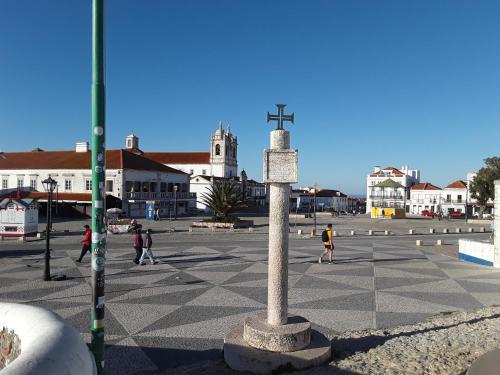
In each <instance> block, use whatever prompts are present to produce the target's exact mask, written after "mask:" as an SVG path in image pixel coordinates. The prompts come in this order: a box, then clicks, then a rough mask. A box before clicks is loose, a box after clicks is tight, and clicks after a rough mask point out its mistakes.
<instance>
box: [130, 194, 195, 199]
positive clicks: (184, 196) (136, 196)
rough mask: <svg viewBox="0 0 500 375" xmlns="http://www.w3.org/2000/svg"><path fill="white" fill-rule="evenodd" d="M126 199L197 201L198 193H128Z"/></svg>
mask: <svg viewBox="0 0 500 375" xmlns="http://www.w3.org/2000/svg"><path fill="white" fill-rule="evenodd" d="M125 198H126V199H141V200H173V199H178V200H182V199H196V193H188V192H178V193H177V194H175V197H174V193H173V192H168V193H167V192H165V193H157V192H155V193H152V192H137V193H136V192H128V193H125Z"/></svg>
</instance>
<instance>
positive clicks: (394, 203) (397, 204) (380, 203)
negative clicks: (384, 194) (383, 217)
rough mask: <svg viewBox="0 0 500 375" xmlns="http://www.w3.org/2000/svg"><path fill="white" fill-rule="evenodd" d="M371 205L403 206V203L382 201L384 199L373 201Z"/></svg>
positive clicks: (379, 206)
mask: <svg viewBox="0 0 500 375" xmlns="http://www.w3.org/2000/svg"><path fill="white" fill-rule="evenodd" d="M372 207H378V208H405V205H404V203H401V202H384V201H378V202H373V203H372Z"/></svg>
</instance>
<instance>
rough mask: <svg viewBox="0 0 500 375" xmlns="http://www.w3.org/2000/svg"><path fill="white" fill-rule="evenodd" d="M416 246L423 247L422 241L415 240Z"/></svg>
mask: <svg viewBox="0 0 500 375" xmlns="http://www.w3.org/2000/svg"><path fill="white" fill-rule="evenodd" d="M416 245H417V246H424V241H422V240H417V241H416Z"/></svg>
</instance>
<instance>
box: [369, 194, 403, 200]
mask: <svg viewBox="0 0 500 375" xmlns="http://www.w3.org/2000/svg"><path fill="white" fill-rule="evenodd" d="M404 198H405V197H404V195H398V194H386V195H370V199H393V200H403V199H404Z"/></svg>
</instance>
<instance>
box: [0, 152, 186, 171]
mask: <svg viewBox="0 0 500 375" xmlns="http://www.w3.org/2000/svg"><path fill="white" fill-rule="evenodd" d="M4 156H5V158H0V170H2V169H90V168H91V153H90V152H76V151H37V152H6V153H4ZM106 168H107V169H135V170H143V171H161V172H170V173H177V174H185V173H184V172H181V171H179V170H177V169H174V168H171V167H167V166H165V165H163V164H162V163H158V162H156V161H154V160H151V159H149V158H145V157H143V156H141V155H137V154H135V153H132V152H129V151H127V150H122V149H118V150H107V151H106Z"/></svg>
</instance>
